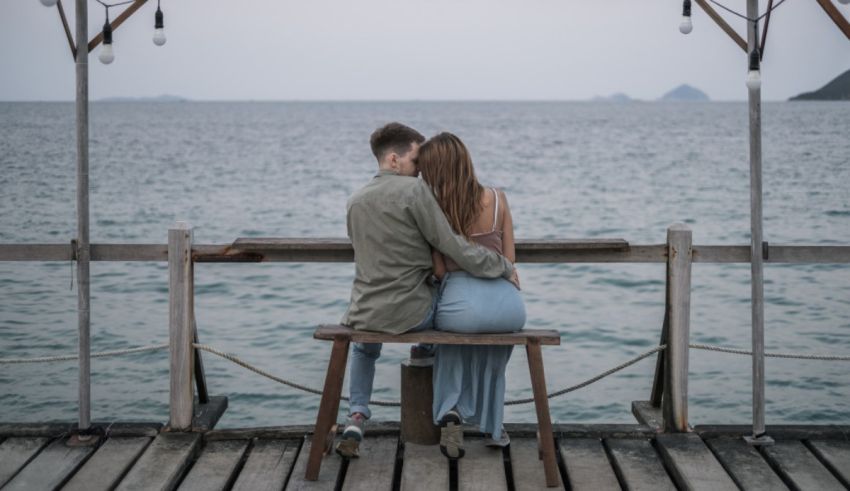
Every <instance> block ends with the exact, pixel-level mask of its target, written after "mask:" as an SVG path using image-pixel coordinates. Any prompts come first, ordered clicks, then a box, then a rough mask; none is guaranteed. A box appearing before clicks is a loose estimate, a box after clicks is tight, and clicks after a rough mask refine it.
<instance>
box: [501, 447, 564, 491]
mask: <svg viewBox="0 0 850 491" xmlns="http://www.w3.org/2000/svg"><path fill="white" fill-rule="evenodd" d="M510 454H511V474H512V475H513V481H514V489H516V490H517V491H531V490H538V489H564V483H563V482H561V483H559V486H558V487H557V488H547V487H546V475H545V474H544V473H543V461H542V460H540V458H539V457H538V451H537V440H536V439H532V438H516V437H514V435H513V433H511V445H510Z"/></svg>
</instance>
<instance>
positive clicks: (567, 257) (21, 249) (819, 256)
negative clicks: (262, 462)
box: [0, 239, 850, 264]
mask: <svg viewBox="0 0 850 491" xmlns="http://www.w3.org/2000/svg"><path fill="white" fill-rule="evenodd" d="M282 240H287V241H291V242H292V243H293V246H292V247H290V248H284V249H280V250H274V249H270V250H267V251H265V252H262V253H260V252H243V251H241V250H239V249H234V248H233V246H231V245H230V244H195V245H194V246H192V257H193V259H194V260H195V262H205V263H206V262H222V263H231V262H352V261H353V260H354V251H353V249H351V244H350V243H349V242H348V241H347V240H345V239H282ZM323 241H324V242H323ZM237 242H238V241H237ZM541 242H551V243H549V244H546V247H545V248H538V247H535V244H539V243H541ZM295 244H297V245H298V246H297V247H295ZM560 244H564V246H563V247H561V246H560ZM693 249H694V262H696V263H747V262H749V261H750V247H749V246H736V245H731V246H729V245H695V246H693ZM769 249H770V257H769V258H768V259H767V260H766V261H765V262H766V263H773V264H779V263H800V264H806V263H812V264H818V263H826V264H831V263H845V264H846V263H850V246H828V245H823V246H819V245H770V247H769ZM516 253H517V262H520V263H663V262H666V261H667V251H666V245H665V244H644V245H629V246H628V247H627V248H626V249H622V250H621V249H617V248H607V249H606V248H600V249H596V250H594V249H585V250H576V249H575V248H572V247H570V245H569V241H561V240H554V241H539V240H520V241H518V242H517V246H516ZM73 258H74V252H73V250H72V249H71V246H70V245H69V244H0V261H71V260H72V259H73ZM91 260H92V261H118V262H134V261H142V262H150V261H153V262H166V261H168V245H167V244H92V245H91Z"/></svg>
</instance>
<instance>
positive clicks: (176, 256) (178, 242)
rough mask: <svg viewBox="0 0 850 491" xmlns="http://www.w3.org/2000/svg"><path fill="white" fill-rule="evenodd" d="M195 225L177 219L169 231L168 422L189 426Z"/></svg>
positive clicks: (182, 427)
mask: <svg viewBox="0 0 850 491" xmlns="http://www.w3.org/2000/svg"><path fill="white" fill-rule="evenodd" d="M191 254H192V229H191V228H189V226H188V225H187V224H185V223H183V222H177V224H175V226H174V227H173V228H172V229H170V230H169V231H168V312H169V314H168V339H169V371H168V373H169V376H170V377H169V378H170V392H169V411H170V419H169V426H170V427H171V428H172V429H175V430H184V431H185V430H189V429H191V427H192V415H193V413H194V409H193V407H192V406H193V403H194V393H193V388H192V370H193V369H194V362H195V360H194V354H195V350H194V348H192V341H193V338H194V316H195V310H194V299H195V291H194V270H193V266H192V264H193V263H192V259H191Z"/></svg>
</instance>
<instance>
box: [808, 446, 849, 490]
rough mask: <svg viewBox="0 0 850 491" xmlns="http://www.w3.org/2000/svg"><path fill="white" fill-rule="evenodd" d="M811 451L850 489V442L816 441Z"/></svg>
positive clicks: (810, 447)
mask: <svg viewBox="0 0 850 491" xmlns="http://www.w3.org/2000/svg"><path fill="white" fill-rule="evenodd" d="M809 449H811V451H812V453H814V454H815V456H816V457H817V458H819V459H820V461H821V462H823V463H824V464H825V465H826V466H827V467H828V468H829V470H830V471H832V473H833V474H834V475H835V477H837V478H838V480H840V481H841V483H842V484H844V485H845V486H847V487H848V488H850V442H848V441H834V440H814V441H810V442H809Z"/></svg>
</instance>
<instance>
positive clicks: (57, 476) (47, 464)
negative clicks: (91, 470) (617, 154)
mask: <svg viewBox="0 0 850 491" xmlns="http://www.w3.org/2000/svg"><path fill="white" fill-rule="evenodd" d="M67 442H68V439H67V438H62V439H59V440H55V441H54V442H53V443H51V444H50V445H48V446H47V448H45V449H44V450H42V451H41V453H39V454H38V455H37V456H36V457H35V458H34V459H32V460H31V461H30V463H29V464H27V465H26V467H24V468H23V469H22V470H21V471H20V472H19V473H18V474H17V475H16V476H15V477H13V478H12V480H11V481H9V482H8V483H7V484H6V485H5V486H4V487H3V489H4V490H13V491H14V490H22V491H25V490H32V489H56V488H58V487H59V486H61V485H62V484H63V483H64V482H65V481H67V480H68V478H69V477H70V476H71V474H73V473H74V471H76V470H77V468H78V467H79V466H80V465H81V464H82V463H83V461H84V460H85V459H86V458H87V457H88V456H89V455H91V453H92V452H94V447H69V446H68V445H67Z"/></svg>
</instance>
